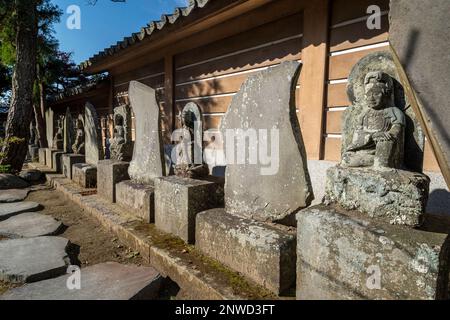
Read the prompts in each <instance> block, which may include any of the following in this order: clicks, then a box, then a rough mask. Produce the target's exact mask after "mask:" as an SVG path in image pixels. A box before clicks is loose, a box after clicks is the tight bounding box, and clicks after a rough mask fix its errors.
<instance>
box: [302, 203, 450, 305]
mask: <svg viewBox="0 0 450 320" xmlns="http://www.w3.org/2000/svg"><path fill="white" fill-rule="evenodd" d="M297 220H298V228H297V230H298V236H297V239H298V243H297V263H298V265H297V298H298V299H300V300H305V299H327V300H328V299H337V300H341V299H400V300H403V299H418V300H422V299H435V298H447V297H448V286H449V283H448V274H449V261H450V255H449V254H450V251H449V250H448V248H449V239H448V238H447V239H446V237H447V235H445V234H436V233H431V232H424V231H419V230H415V229H409V228H404V227H401V226H392V225H389V224H384V223H379V222H375V221H374V219H369V218H367V217H364V216H362V215H360V214H357V213H352V214H350V213H348V212H347V213H346V214H343V213H341V212H337V211H336V210H335V209H332V208H330V207H324V206H318V207H312V208H308V209H305V210H302V211H300V212H299V213H298V215H297ZM440 255H441V257H440Z"/></svg>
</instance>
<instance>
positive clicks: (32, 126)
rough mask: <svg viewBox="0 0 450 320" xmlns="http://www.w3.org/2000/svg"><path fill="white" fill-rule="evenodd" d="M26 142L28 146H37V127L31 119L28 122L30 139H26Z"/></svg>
mask: <svg viewBox="0 0 450 320" xmlns="http://www.w3.org/2000/svg"><path fill="white" fill-rule="evenodd" d="M28 144H29V145H30V146H36V147H38V146H39V137H38V134H37V128H36V124H35V123H34V121H32V122H31V123H30V140H29V141H28Z"/></svg>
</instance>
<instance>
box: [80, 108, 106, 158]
mask: <svg viewBox="0 0 450 320" xmlns="http://www.w3.org/2000/svg"><path fill="white" fill-rule="evenodd" d="M84 133H85V142H84V148H85V155H86V163H87V164H91V165H94V166H96V165H97V163H98V161H99V160H102V159H103V147H102V133H101V129H100V122H99V119H98V116H97V111H96V110H95V108H94V106H93V105H92V104H90V103H89V102H87V103H86V106H85V114H84Z"/></svg>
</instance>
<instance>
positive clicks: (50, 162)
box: [45, 149, 63, 169]
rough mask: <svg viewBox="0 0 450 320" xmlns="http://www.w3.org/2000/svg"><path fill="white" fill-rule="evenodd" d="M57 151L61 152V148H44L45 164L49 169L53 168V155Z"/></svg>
mask: <svg viewBox="0 0 450 320" xmlns="http://www.w3.org/2000/svg"><path fill="white" fill-rule="evenodd" d="M57 152H63V150H58V149H46V152H45V159H46V160H45V165H46V166H47V167H49V168H50V169H53V167H54V164H53V159H54V158H53V155H54V154H55V153H57Z"/></svg>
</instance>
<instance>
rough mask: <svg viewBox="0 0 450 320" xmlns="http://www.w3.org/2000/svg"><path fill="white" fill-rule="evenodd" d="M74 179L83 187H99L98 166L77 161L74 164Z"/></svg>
mask: <svg viewBox="0 0 450 320" xmlns="http://www.w3.org/2000/svg"><path fill="white" fill-rule="evenodd" d="M72 181H73V182H75V183H76V184H78V185H79V186H81V187H83V188H96V187H97V166H93V165H91V164H87V163H76V164H74V165H73V166H72Z"/></svg>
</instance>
